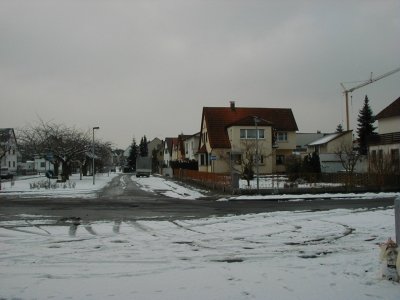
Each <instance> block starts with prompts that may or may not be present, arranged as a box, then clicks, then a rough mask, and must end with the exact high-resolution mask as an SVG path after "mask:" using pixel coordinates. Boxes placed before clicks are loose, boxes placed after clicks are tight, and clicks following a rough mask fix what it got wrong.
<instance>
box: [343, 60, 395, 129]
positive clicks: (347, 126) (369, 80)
mask: <svg viewBox="0 0 400 300" xmlns="http://www.w3.org/2000/svg"><path fill="white" fill-rule="evenodd" d="M398 71H400V68H397V69H395V70H393V71H390V72H387V73H385V74H383V75H380V76H378V77H375V78H373V77H372V73H371V78H370V79H368V80H366V81H364V82H362V83H360V84H358V85H356V86H355V87H352V88H350V89H346V87H345V86H344V84H343V83H340V85H341V86H342V88H343V90H344V91H343V94H344V95H345V98H346V128H347V130H350V119H349V93H352V92H353V91H355V90H357V89H359V88H362V87H363V86H366V85H368V84H371V83H373V82H375V81H378V80H380V79H382V78H385V77H387V76H389V75H392V74H394V73H396V72H398Z"/></svg>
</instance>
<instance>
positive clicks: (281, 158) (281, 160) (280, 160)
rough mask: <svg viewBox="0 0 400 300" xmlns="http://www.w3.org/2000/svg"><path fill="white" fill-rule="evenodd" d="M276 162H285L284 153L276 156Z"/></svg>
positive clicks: (282, 163) (280, 163)
mask: <svg viewBox="0 0 400 300" xmlns="http://www.w3.org/2000/svg"><path fill="white" fill-rule="evenodd" d="M276 164H277V165H284V164H285V155H277V156H276Z"/></svg>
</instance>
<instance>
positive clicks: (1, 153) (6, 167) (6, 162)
mask: <svg viewBox="0 0 400 300" xmlns="http://www.w3.org/2000/svg"><path fill="white" fill-rule="evenodd" d="M0 158H1V160H0V166H1V169H2V171H3V172H4V171H7V172H9V173H13V174H16V173H17V168H18V162H19V154H18V148H17V139H16V137H15V132H14V129H13V128H0Z"/></svg>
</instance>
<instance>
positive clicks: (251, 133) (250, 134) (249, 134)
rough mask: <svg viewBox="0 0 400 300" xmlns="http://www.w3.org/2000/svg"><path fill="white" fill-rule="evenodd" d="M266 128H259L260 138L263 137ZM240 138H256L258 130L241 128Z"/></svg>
mask: <svg viewBox="0 0 400 300" xmlns="http://www.w3.org/2000/svg"><path fill="white" fill-rule="evenodd" d="M264 137H265V135H264V129H258V138H259V139H263V138H264ZM240 138H241V139H256V138H257V130H256V129H240Z"/></svg>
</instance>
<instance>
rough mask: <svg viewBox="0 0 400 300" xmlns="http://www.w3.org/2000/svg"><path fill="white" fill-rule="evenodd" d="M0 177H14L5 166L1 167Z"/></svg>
mask: <svg viewBox="0 0 400 300" xmlns="http://www.w3.org/2000/svg"><path fill="white" fill-rule="evenodd" d="M0 174H1V179H12V178H13V177H14V174H13V173H10V172H9V171H8V169H7V168H1V172H0Z"/></svg>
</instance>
